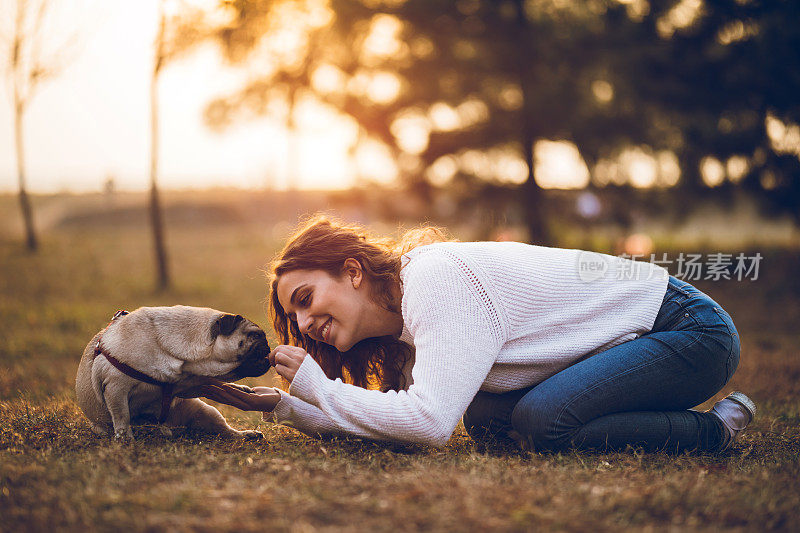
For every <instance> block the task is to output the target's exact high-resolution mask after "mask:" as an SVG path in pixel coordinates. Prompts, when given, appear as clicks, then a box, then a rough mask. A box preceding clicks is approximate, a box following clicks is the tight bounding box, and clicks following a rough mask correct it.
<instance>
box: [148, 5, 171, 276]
mask: <svg viewBox="0 0 800 533" xmlns="http://www.w3.org/2000/svg"><path fill="white" fill-rule="evenodd" d="M164 25H165V20H164V13H163V6H162V10H161V14H160V21H159V30H158V36H157V37H156V39H157V41H156V58H155V65H154V67H153V76H152V78H151V79H150V222H151V225H152V228H153V245H154V246H155V256H156V268H157V272H158V278H157V280H156V287H157V288H158V290H164V289H166V288H167V287H169V285H170V279H169V269H168V268H167V251H166V248H165V246H164V223H163V220H162V216H161V203H160V201H159V194H158V75H159V73H160V71H161V66H162V64H163V60H164V58H163V44H164Z"/></svg>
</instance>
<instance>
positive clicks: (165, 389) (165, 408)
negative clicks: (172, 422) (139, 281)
mask: <svg viewBox="0 0 800 533" xmlns="http://www.w3.org/2000/svg"><path fill="white" fill-rule="evenodd" d="M127 314H128V311H122V310H120V311H117V312H116V313H114V316H113V317H112V318H111V322H109V323H108V325H109V326H110V325H111V323H112V322H114V321H115V320H117V319H118V318H120V317H123V316H125V315H127ZM106 327H108V326H106ZM102 341H103V338H102V336H101V337H100V338H99V339H98V340H97V344H96V345H95V347H94V356H95V357H97V356H98V355H102V356H103V357H105V358H106V359H107V360H108V362H109V363H111V364H112V366H114V368H116V369H117V370H119V371H120V372H122V373H123V374H125V375H126V376H129V377H132V378H133V379H135V380H137V381H142V382H144V383H149V384H150V385H156V386H158V387H161V415H160V416H159V417H158V423H159V424H163V423H164V422H165V421H166V419H167V416H168V415H169V409H170V407H171V406H172V398H173V397H174V394H173V392H174V390H175V384H174V383H167V382H165V381H159V380H157V379H155V378H152V377H150V376H148V375H147V374H145V373H144V372H140V371H138V370H136V369H135V368H133V367H131V366H129V365H127V364H125V363H123V362H122V361H120V360H119V359H117V358H116V357H114V356H113V355H111V354H110V353H108V350H106V349H105V348H104V347H103V345H102Z"/></svg>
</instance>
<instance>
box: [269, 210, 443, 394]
mask: <svg viewBox="0 0 800 533" xmlns="http://www.w3.org/2000/svg"><path fill="white" fill-rule="evenodd" d="M446 240H449V239H448V237H447V235H446V233H445V232H444V231H443V230H442V229H440V228H436V227H432V226H426V227H422V228H418V229H414V230H411V231H408V232H406V233H405V234H404V235H403V237H402V238H401V239H400V242H396V241H394V240H392V239H388V238H381V237H376V236H373V235H372V234H370V233H369V232H368V231H367V230H366V229H365V228H364V227H362V226H359V225H355V224H351V225H347V224H344V223H342V222H339V221H337V220H333V219H331V218H329V217H327V216H325V215H316V216H314V217H312V218H310V219H309V220H308V221H306V222H305V223H304V224H302V225H301V227H300V228H299V229H298V230H297V231H296V232H295V233H294V234H293V235H292V236H291V237H290V238H289V240H288V241H287V243H286V246H285V247H284V248H283V251H281V252H280V254H279V255H278V257H277V259H275V260H274V261H273V262H272V267H271V275H270V278H271V279H270V296H269V314H270V318H271V319H272V325H273V327H274V328H275V332H276V333H277V334H278V338H279V340H280V342H281V344H291V345H294V346H300V347H302V348H303V349H304V350H306V351H307V352H308V353H309V354H310V355H311V356H312V357H313V358H314V360H316V361H317V363H319V365H320V367H322V369H323V370H324V371H325V374H326V375H327V376H328V378H330V379H336V378H340V379H342V380H343V381H345V382H349V383H352V384H354V385H357V386H359V387H364V388H370V387H373V388H374V387H379V388H380V389H382V390H400V389H402V388H405V386H406V383H405V379H404V377H403V367H404V365H405V364H406V362H407V361H408V359H409V357H411V350H410V348H409V347H408V345H406V344H405V343H402V342H400V341H399V340H396V339H394V338H393V337H391V336H387V337H376V338H370V339H364V340H362V341H361V342H359V343H357V344H356V345H355V346H353V347H352V348H351V349H350V350H348V351H346V352H340V351H339V350H337V349H336V348H335V347H333V346H330V345H328V344H325V343H323V342H317V341H315V340H314V339H312V338H311V337H309V336H308V335H305V334H304V333H302V332H301V331H300V328H299V327H298V325H297V323H296V322H294V321H293V320H291V319H290V318H289V317H288V316H287V314H286V312H285V311H284V309H283V307H282V306H281V304H280V302H279V301H278V292H277V285H278V279H279V278H280V276H282V275H283V274H285V273H286V272H290V271H292V270H323V271H325V272H327V273H328V274H329V275H331V276H334V277H336V278H338V277H340V276H342V275H343V267H344V262H345V260H347V259H348V258H351V257H352V258H354V259H356V260H358V262H359V263H361V268H362V269H363V272H364V275H365V276H366V278H367V280H369V286H370V287H371V289H372V294H371V295H370V296H371V297H372V299H373V300H374V301H375V302H376V303H377V304H379V305H381V306H383V307H384V308H385V309H388V310H389V311H392V312H394V313H400V312H401V311H400V306H399V302H396V301H395V300H394V299H393V297H392V294H393V292H394V290H395V288H398V287H399V286H400V266H401V265H400V257H401V256H402V254H404V253H405V252H407V251H409V250H411V249H413V248H416V247H417V246H421V245H423V244H429V243H432V242H441V241H446Z"/></svg>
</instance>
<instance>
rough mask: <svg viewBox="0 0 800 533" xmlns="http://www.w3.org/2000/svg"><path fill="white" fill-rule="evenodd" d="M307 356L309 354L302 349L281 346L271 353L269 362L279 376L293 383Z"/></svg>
mask: <svg viewBox="0 0 800 533" xmlns="http://www.w3.org/2000/svg"><path fill="white" fill-rule="evenodd" d="M307 355H308V352H306V351H305V350H304V349H302V348H298V347H297V346H289V345H287V344H281V345H280V346H276V347H275V349H274V350H272V351H271V352H270V354H269V362H270V363H271V364H272V366H273V367H275V371H276V372H277V373H278V374H280V375H281V376H282V377H283V378H284V379H286V380H287V381H289V382H290V383H291V381H292V380H293V379H294V376H295V374H297V369H298V368H300V365H302V364H303V359H305V358H306V356H307Z"/></svg>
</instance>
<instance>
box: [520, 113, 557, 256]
mask: <svg viewBox="0 0 800 533" xmlns="http://www.w3.org/2000/svg"><path fill="white" fill-rule="evenodd" d="M531 120H532V117H531V115H528V114H527V113H526V114H525V116H524V117H522V121H523V127H522V129H523V133H522V143H523V149H522V153H523V154H524V155H525V162H526V163H527V164H528V179H526V180H525V183H523V184H522V191H523V194H522V195H521V198H522V201H523V202H524V204H523V210H524V213H525V222H526V225H527V227H528V237H529V239H530V242H531V244H538V245H541V246H549V245H550V244H552V243H551V242H550V232H549V231H548V228H547V217H546V216H545V215H546V214H545V212H544V208H545V202H544V191H543V190H542V188H541V187H540V186H539V184H538V183H536V170H535V163H536V162H535V161H534V154H533V145H534V143H535V142H536V137H535V135H534V134H533V131H532V128H531V127H530V124H529V123H530V121H531Z"/></svg>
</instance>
